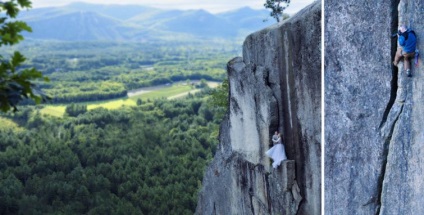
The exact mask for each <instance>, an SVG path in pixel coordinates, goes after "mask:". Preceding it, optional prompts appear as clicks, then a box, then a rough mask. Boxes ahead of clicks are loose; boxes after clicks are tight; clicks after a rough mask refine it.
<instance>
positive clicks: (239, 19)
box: [217, 7, 276, 31]
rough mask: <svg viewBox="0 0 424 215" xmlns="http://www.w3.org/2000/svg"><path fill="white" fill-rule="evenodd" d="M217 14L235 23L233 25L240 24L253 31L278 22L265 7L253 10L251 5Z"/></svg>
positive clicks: (239, 25)
mask: <svg viewBox="0 0 424 215" xmlns="http://www.w3.org/2000/svg"><path fill="white" fill-rule="evenodd" d="M217 16H218V17H221V18H223V19H225V20H227V21H228V22H231V23H233V25H235V26H238V27H239V28H242V29H249V30H253V31H255V30H258V28H259V29H261V28H265V27H266V26H269V25H271V24H274V23H276V22H275V20H274V19H273V18H270V16H269V11H267V10H265V9H263V10H253V9H252V8H250V7H243V8H240V9H237V10H233V11H229V12H224V13H219V14H217ZM264 20H267V21H264Z"/></svg>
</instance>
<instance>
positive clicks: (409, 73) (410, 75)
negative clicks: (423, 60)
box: [406, 69, 412, 77]
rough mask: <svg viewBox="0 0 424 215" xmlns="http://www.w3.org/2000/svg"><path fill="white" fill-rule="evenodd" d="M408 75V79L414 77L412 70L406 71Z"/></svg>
mask: <svg viewBox="0 0 424 215" xmlns="http://www.w3.org/2000/svg"><path fill="white" fill-rule="evenodd" d="M406 75H407V76H408V77H412V73H411V70H410V69H407V70H406Z"/></svg>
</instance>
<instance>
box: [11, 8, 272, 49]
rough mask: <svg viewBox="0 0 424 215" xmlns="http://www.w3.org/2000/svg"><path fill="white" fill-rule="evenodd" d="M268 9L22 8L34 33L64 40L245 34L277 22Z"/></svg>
mask: <svg viewBox="0 0 424 215" xmlns="http://www.w3.org/2000/svg"><path fill="white" fill-rule="evenodd" d="M267 17H268V12H267V11H266V10H253V9H251V8H247V7H245V8H240V9H238V10H234V11H229V12H225V13H220V14H211V13H209V12H207V11H205V10H161V9H156V8H151V7H144V6H138V5H99V4H87V3H73V4H70V5H67V6H64V7H50V8H39V9H33V10H30V11H22V12H21V14H20V16H19V19H22V20H24V21H26V22H27V23H28V24H29V25H30V26H31V27H32V28H33V33H30V34H25V36H26V37H28V38H33V39H54V40H65V41H92V40H106V41H107V40H110V41H122V40H125V41H127V40H137V41H139V40H160V39H168V40H169V39H175V38H179V39H181V38H186V39H190V38H209V39H210V38H223V39H233V38H241V37H245V36H246V35H247V34H248V33H251V32H254V31H256V30H259V29H262V28H264V27H266V26H268V25H271V24H273V23H275V22H274V21H272V22H266V23H264V22H263V20H264V19H265V18H267Z"/></svg>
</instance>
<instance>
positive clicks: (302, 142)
mask: <svg viewBox="0 0 424 215" xmlns="http://www.w3.org/2000/svg"><path fill="white" fill-rule="evenodd" d="M320 71H321V3H320V2H315V3H313V4H312V5H310V6H308V7H307V8H305V9H303V10H302V11H300V12H299V13H298V14H296V15H295V16H294V17H292V18H290V19H289V20H287V21H285V22H284V23H281V24H278V25H275V26H272V27H270V28H267V29H264V30H262V31H259V32H256V33H254V34H252V35H250V36H248V37H247V39H246V41H245V42H244V45H243V58H235V59H233V60H231V61H230V62H229V63H228V77H229V83H230V98H229V99H230V106H229V111H228V114H227V117H226V119H225V120H224V122H223V123H222V125H221V131H220V145H219V147H218V150H217V153H216V155H215V158H214V160H213V161H212V163H211V164H210V166H209V167H208V169H207V171H206V173H205V177H204V180H203V188H202V191H201V192H200V194H199V201H198V205H197V210H196V214H204V215H208V214H319V213H320V210H321V205H320V203H321V198H320V197H321V194H320V191H321V190H320V186H321V183H320V182H321V174H320V171H321V169H320V158H321V155H320V151H321V141H320V140H321V136H320V134H321V115H320V114H321V109H320V108H321V80H320V78H321V72H320ZM277 129H278V130H280V131H281V132H282V135H283V142H284V144H285V148H286V154H287V157H288V159H289V161H284V162H283V163H282V165H281V166H280V167H279V168H278V169H277V170H272V168H271V167H270V159H269V158H267V157H266V156H265V151H266V150H268V149H269V147H270V143H271V141H270V137H271V135H272V134H273V132H274V131H275V130H277Z"/></svg>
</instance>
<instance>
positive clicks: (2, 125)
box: [0, 117, 24, 132]
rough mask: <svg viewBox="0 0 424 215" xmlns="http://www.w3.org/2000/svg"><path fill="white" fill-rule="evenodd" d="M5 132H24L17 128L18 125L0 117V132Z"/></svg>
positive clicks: (22, 129)
mask: <svg viewBox="0 0 424 215" xmlns="http://www.w3.org/2000/svg"><path fill="white" fill-rule="evenodd" d="M5 130H13V131H14V132H21V131H24V128H22V127H19V125H18V124H16V123H15V122H13V121H12V120H10V119H6V118H2V117H0V131H5Z"/></svg>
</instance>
